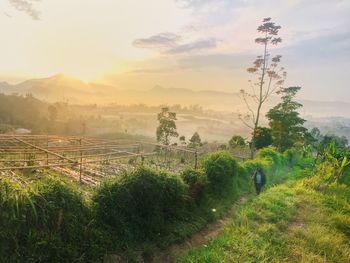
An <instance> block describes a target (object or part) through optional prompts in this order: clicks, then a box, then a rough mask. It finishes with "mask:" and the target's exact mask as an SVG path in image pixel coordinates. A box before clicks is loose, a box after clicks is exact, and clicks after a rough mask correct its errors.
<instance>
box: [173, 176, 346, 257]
mask: <svg viewBox="0 0 350 263" xmlns="http://www.w3.org/2000/svg"><path fill="white" fill-rule="evenodd" d="M300 173H303V171H300V170H299V171H296V172H295V171H294V172H292V173H291V176H293V178H295V177H296V178H298V177H300ZM304 173H305V172H304ZM349 201H350V189H349V187H348V186H344V185H341V184H331V185H328V184H324V183H323V181H322V178H320V177H311V178H306V179H299V180H296V181H292V182H288V183H286V184H283V185H280V186H275V187H271V188H270V189H268V190H267V191H266V192H264V193H263V194H261V195H260V196H259V197H256V198H254V199H253V200H251V202H249V203H248V204H246V205H245V206H243V207H242V208H241V210H240V211H239V212H238V214H237V215H236V216H235V217H234V218H233V220H232V224H231V225H229V226H228V227H227V229H226V230H225V233H224V234H223V235H222V236H220V237H218V238H215V239H213V240H211V241H210V242H209V243H208V244H207V245H206V246H203V247H200V248H196V249H192V250H189V251H188V252H187V253H186V254H185V255H182V256H180V257H179V258H178V262H180V263H185V262H186V263H190V262H191V263H192V262H193V263H194V262H305V263H306V262H308V263H309V262H315V263H316V262H350V204H349Z"/></svg>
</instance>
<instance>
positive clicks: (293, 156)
mask: <svg viewBox="0 0 350 263" xmlns="http://www.w3.org/2000/svg"><path fill="white" fill-rule="evenodd" d="M283 155H284V158H285V159H286V161H287V164H288V165H289V166H294V165H296V164H297V163H299V162H300V160H301V158H300V157H301V155H300V153H299V152H298V150H297V149H295V148H290V149H287V150H286V151H284V153H283Z"/></svg>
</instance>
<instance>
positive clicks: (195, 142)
mask: <svg viewBox="0 0 350 263" xmlns="http://www.w3.org/2000/svg"><path fill="white" fill-rule="evenodd" d="M201 145H202V140H201V137H200V136H199V134H198V132H195V133H194V134H193V135H192V137H191V139H190V147H192V148H197V147H199V146H201Z"/></svg>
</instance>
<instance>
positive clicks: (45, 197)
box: [0, 150, 286, 262]
mask: <svg viewBox="0 0 350 263" xmlns="http://www.w3.org/2000/svg"><path fill="white" fill-rule="evenodd" d="M267 152H268V151H267V150H266V153H265V154H261V156H260V155H259V157H258V158H257V159H256V160H255V161H254V166H255V167H257V166H263V167H264V169H266V171H268V175H269V179H268V180H270V181H271V183H272V182H273V181H274V180H275V179H274V178H275V175H273V173H276V176H277V177H278V176H280V175H281V174H283V171H284V170H285V168H286V167H285V162H282V161H280V159H283V160H284V157H283V155H281V154H279V153H276V152H274V151H272V150H271V151H270V152H269V154H268V153H267ZM252 162H253V161H250V162H246V163H244V164H243V165H241V164H240V163H238V162H237V161H236V160H235V159H234V158H232V156H231V155H230V154H229V153H228V152H224V151H222V152H214V153H211V154H209V155H207V156H204V157H203V159H202V160H201V162H200V169H197V170H194V169H192V168H188V169H186V170H185V171H183V173H182V174H181V175H180V176H178V175H174V174H171V173H168V172H165V171H159V170H153V169H151V168H148V167H143V166H140V167H139V168H138V169H136V170H135V171H130V172H123V173H121V174H119V176H118V177H117V178H115V179H110V180H108V181H106V182H105V183H103V184H102V185H101V186H100V187H97V189H96V190H95V191H94V192H93V193H92V196H91V194H88V195H87V194H86V191H89V192H90V193H91V190H89V189H85V190H83V189H80V188H78V187H74V185H73V184H72V183H71V182H69V181H68V180H66V181H65V180H60V177H58V176H57V175H56V174H55V173H50V174H48V172H46V171H45V172H43V174H42V175H41V176H43V177H42V178H45V175H47V176H46V177H47V178H49V179H45V180H43V181H41V182H40V183H39V184H37V183H32V184H29V185H27V186H26V187H24V188H23V187H22V188H21V187H19V186H17V185H16V184H14V183H9V182H7V181H4V180H1V202H0V206H1V207H0V209H1V210H0V211H1V213H0V225H1V230H0V243H1V244H3V245H2V246H1V250H0V259H1V260H3V259H7V258H10V259H11V260H12V261H21V262H23V261H25V262H45V261H50V262H73V261H82V262H85V261H87V260H98V259H101V258H102V257H103V255H105V254H106V253H116V254H119V255H123V256H124V257H127V258H129V259H130V260H134V261H137V260H138V259H139V258H140V257H143V258H144V259H147V258H148V257H150V255H151V254H152V253H154V251H156V250H157V249H159V248H164V247H166V246H168V245H169V244H171V243H174V242H179V241H181V240H183V239H184V238H186V237H188V236H190V235H192V234H194V233H195V232H197V231H199V230H200V229H201V228H203V227H204V226H205V225H206V224H207V223H208V222H211V221H213V220H216V219H218V218H220V217H221V216H223V215H224V214H225V213H226V212H227V210H228V209H229V208H230V207H231V206H232V202H234V201H235V200H237V199H238V198H239V197H240V196H242V195H245V194H247V193H250V192H252V185H251V184H250V176H251V170H252V169H253V168H252V167H251V164H249V163H252ZM46 173H47V174H46ZM135 251H139V252H135Z"/></svg>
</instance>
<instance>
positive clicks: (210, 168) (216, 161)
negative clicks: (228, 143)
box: [202, 151, 238, 193]
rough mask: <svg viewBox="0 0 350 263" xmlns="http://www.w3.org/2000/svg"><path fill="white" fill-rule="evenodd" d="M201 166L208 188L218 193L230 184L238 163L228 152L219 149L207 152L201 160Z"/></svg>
mask: <svg viewBox="0 0 350 263" xmlns="http://www.w3.org/2000/svg"><path fill="white" fill-rule="evenodd" d="M202 167H203V169H204V171H205V173H206V175H207V177H208V181H209V186H210V188H211V189H213V190H214V191H215V192H218V193H220V192H221V191H222V190H224V189H227V188H229V187H231V186H232V180H233V177H234V176H235V174H236V173H237V167H238V165H237V161H236V160H235V159H234V158H233V157H232V155H231V154H230V153H228V152H226V151H219V152H214V153H210V154H208V155H207V156H206V157H205V158H204V159H203V160H202Z"/></svg>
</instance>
